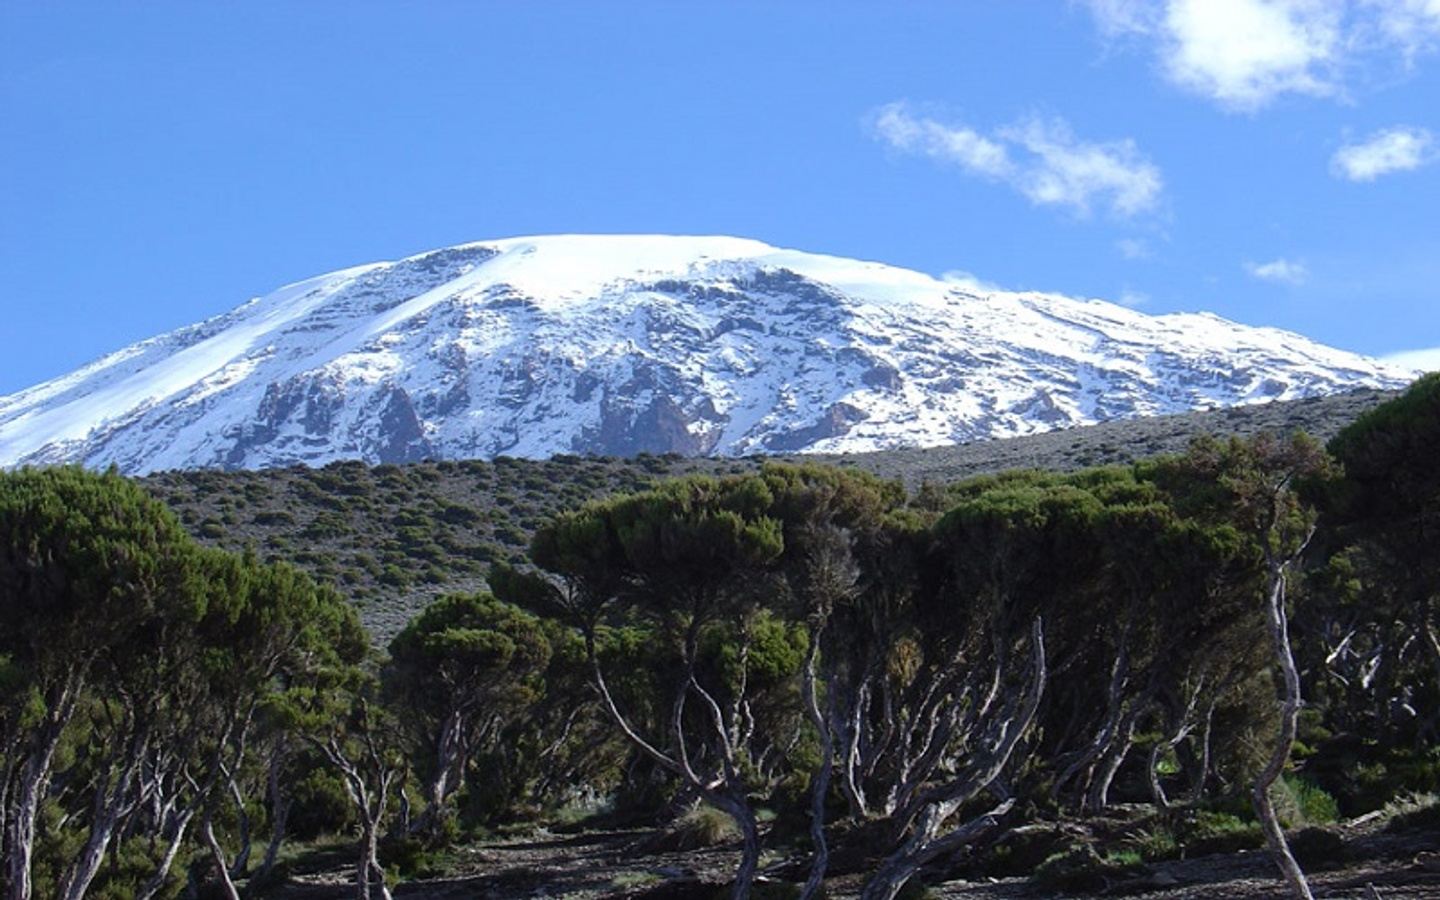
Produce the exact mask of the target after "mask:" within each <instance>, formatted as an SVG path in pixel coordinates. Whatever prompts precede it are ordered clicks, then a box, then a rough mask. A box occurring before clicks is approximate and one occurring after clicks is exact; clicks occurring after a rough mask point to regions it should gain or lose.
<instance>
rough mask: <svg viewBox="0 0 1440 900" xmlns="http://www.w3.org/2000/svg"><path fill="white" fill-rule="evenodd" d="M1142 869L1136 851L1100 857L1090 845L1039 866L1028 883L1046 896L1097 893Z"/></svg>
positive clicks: (1051, 858) (1075, 848) (1077, 847)
mask: <svg viewBox="0 0 1440 900" xmlns="http://www.w3.org/2000/svg"><path fill="white" fill-rule="evenodd" d="M1143 869H1144V866H1143V865H1142V864H1141V862H1140V855H1139V854H1138V853H1135V852H1133V851H1132V852H1129V853H1114V854H1109V855H1106V856H1101V855H1100V854H1098V853H1096V852H1095V848H1094V847H1091V846H1090V845H1089V844H1081V845H1079V846H1076V847H1074V848H1072V849H1070V850H1068V851H1066V852H1064V853H1057V854H1055V855H1054V856H1051V857H1050V858H1049V859H1047V860H1045V861H1044V862H1043V863H1041V864H1040V866H1039V868H1037V869H1036V870H1035V874H1034V875H1032V876H1030V883H1031V884H1032V885H1033V886H1035V887H1036V888H1038V889H1040V890H1042V891H1045V892H1047V893H1057V892H1060V891H1097V890H1101V889H1103V888H1105V887H1108V886H1109V885H1110V884H1111V883H1112V882H1113V881H1115V879H1117V878H1123V877H1126V876H1129V875H1135V874H1138V873H1139V872H1141V871H1142V870H1143Z"/></svg>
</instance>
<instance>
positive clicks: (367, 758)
mask: <svg viewBox="0 0 1440 900" xmlns="http://www.w3.org/2000/svg"><path fill="white" fill-rule="evenodd" d="M361 716H362V718H364V719H367V720H368V718H369V711H368V707H362V711H361ZM356 740H357V743H358V753H357V754H356V755H357V756H358V759H356V758H352V756H351V754H350V753H349V752H347V750H346V747H345V745H344V743H343V742H342V741H341V740H340V739H339V738H336V737H331V738H330V739H328V740H325V741H318V740H314V739H312V743H313V744H314V745H315V746H316V747H317V749H319V750H320V752H321V753H323V754H324V755H325V758H326V759H328V760H329V761H330V763H331V764H332V765H333V766H335V768H336V769H337V770H339V772H340V775H341V778H342V779H343V780H344V782H345V790H346V793H348V794H349V795H350V801H351V803H352V804H354V806H355V811H356V812H357V813H358V814H359V817H360V846H359V848H358V849H359V853H358V854H357V858H356V861H355V896H356V898H357V900H373V898H374V897H376V896H378V897H379V898H380V900H391V895H390V888H389V887H388V886H387V885H386V883H385V870H384V869H383V868H382V867H381V865H380V856H379V843H380V824H381V822H382V821H383V819H384V818H385V808H386V806H387V805H388V804H389V801H390V790H391V788H392V787H393V785H394V782H395V779H396V777H397V775H398V774H399V770H398V768H397V767H396V766H395V765H394V764H393V763H392V761H391V760H389V759H388V758H387V756H386V754H385V752H384V750H383V749H382V748H381V747H380V745H379V744H378V743H377V742H376V740H375V735H374V733H373V729H372V725H371V723H370V722H369V721H366V724H365V728H364V729H363V730H362V731H361V733H360V734H359V735H358V736H357V738H356Z"/></svg>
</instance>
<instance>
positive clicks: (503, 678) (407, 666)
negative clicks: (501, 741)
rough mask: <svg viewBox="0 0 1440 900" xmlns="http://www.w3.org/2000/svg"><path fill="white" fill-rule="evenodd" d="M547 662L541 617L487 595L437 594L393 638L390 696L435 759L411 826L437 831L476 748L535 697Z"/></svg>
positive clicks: (388, 668) (387, 680)
mask: <svg viewBox="0 0 1440 900" xmlns="http://www.w3.org/2000/svg"><path fill="white" fill-rule="evenodd" d="M549 660H550V644H549V641H548V640H547V639H546V636H545V633H544V631H543V629H542V627H541V623H540V622H539V620H537V619H536V618H535V617H534V616H532V615H529V614H528V613H525V612H524V611H522V610H520V609H519V608H517V607H514V606H511V605H508V604H505V603H501V602H499V601H498V600H496V599H495V598H494V597H492V596H490V595H488V594H480V595H467V594H452V595H448V596H444V597H441V598H440V599H438V600H436V601H435V602H434V603H432V604H431V605H430V606H428V607H427V608H426V609H425V610H424V611H423V612H421V613H420V614H419V615H418V616H416V617H415V618H414V619H412V620H411V621H410V623H409V624H408V625H406V626H405V628H404V630H402V631H401V632H400V633H399V634H398V635H396V637H395V639H394V640H392V641H391V642H390V659H389V662H388V663H387V664H386V666H385V671H384V676H383V677H384V680H385V683H386V687H387V691H388V696H389V699H390V701H391V702H392V704H393V706H394V708H395V709H396V710H397V711H398V712H399V715H400V716H401V718H402V720H404V721H406V722H407V723H409V725H410V727H411V729H412V730H413V732H414V733H415V735H416V738H417V740H418V742H419V745H420V746H421V747H423V748H424V749H425V751H426V752H428V753H429V754H430V756H431V758H432V759H433V763H432V764H431V766H432V768H430V770H429V774H428V777H427V778H426V781H425V789H424V794H425V803H426V807H425V809H424V811H423V812H422V813H421V815H420V817H419V818H418V819H417V820H416V822H415V823H414V826H413V830H415V831H423V832H427V833H429V834H431V835H432V836H433V835H435V834H436V833H437V832H438V830H439V829H440V827H441V826H442V824H443V822H444V819H445V818H446V816H447V814H448V813H447V807H448V804H449V800H450V798H451V796H452V794H453V793H454V791H455V790H456V789H457V788H458V787H459V786H460V784H461V782H462V780H463V776H464V768H465V766H466V764H467V763H468V762H469V761H470V759H471V758H472V755H473V753H474V752H475V750H476V749H477V748H478V747H479V746H480V745H481V744H482V742H484V741H487V740H494V739H496V738H497V737H498V736H499V734H500V732H501V730H502V728H503V727H504V725H505V724H506V722H507V721H508V719H509V718H510V717H512V716H514V715H515V713H516V712H518V711H520V710H522V709H524V708H526V707H527V706H529V705H530V704H532V703H534V702H535V701H536V700H537V699H538V697H539V696H540V694H541V693H542V692H543V691H544V689H545V686H544V684H543V683H542V682H541V680H540V678H539V676H540V675H541V673H543V672H544V670H545V667H546V665H547V664H548V663H549Z"/></svg>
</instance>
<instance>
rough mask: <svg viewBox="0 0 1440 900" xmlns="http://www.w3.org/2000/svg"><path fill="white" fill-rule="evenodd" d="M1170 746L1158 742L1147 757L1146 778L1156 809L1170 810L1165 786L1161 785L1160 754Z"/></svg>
mask: <svg viewBox="0 0 1440 900" xmlns="http://www.w3.org/2000/svg"><path fill="white" fill-rule="evenodd" d="M1168 746H1170V745H1169V744H1166V743H1163V742H1161V741H1156V742H1155V744H1154V746H1152V747H1151V748H1150V752H1149V753H1148V754H1147V755H1146V757H1145V777H1146V779H1147V780H1149V782H1150V799H1151V800H1152V801H1154V803H1155V808H1156V809H1169V808H1170V800H1169V798H1168V797H1166V796H1165V786H1164V785H1163V784H1161V783H1160V754H1162V753H1164V752H1165V748H1166V747H1168Z"/></svg>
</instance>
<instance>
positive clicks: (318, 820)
mask: <svg viewBox="0 0 1440 900" xmlns="http://www.w3.org/2000/svg"><path fill="white" fill-rule="evenodd" d="M290 798H291V803H292V804H293V806H292V807H291V810H290V818H289V822H288V825H289V830H290V833H291V834H292V835H294V836H295V837H296V838H298V839H299V840H302V841H310V840H314V839H315V838H318V837H321V836H323V835H327V834H345V833H347V832H349V831H350V829H352V828H353V827H354V826H355V807H354V805H353V804H351V802H350V798H349V797H347V796H346V795H345V785H344V783H343V782H342V781H341V780H340V776H338V775H336V774H334V773H333V772H331V771H329V770H328V769H326V768H318V767H317V768H315V769H312V770H311V771H310V772H308V773H307V774H306V775H305V776H304V777H303V778H301V779H300V780H299V781H298V782H296V783H295V784H294V786H293V787H292V788H291V793H290Z"/></svg>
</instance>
